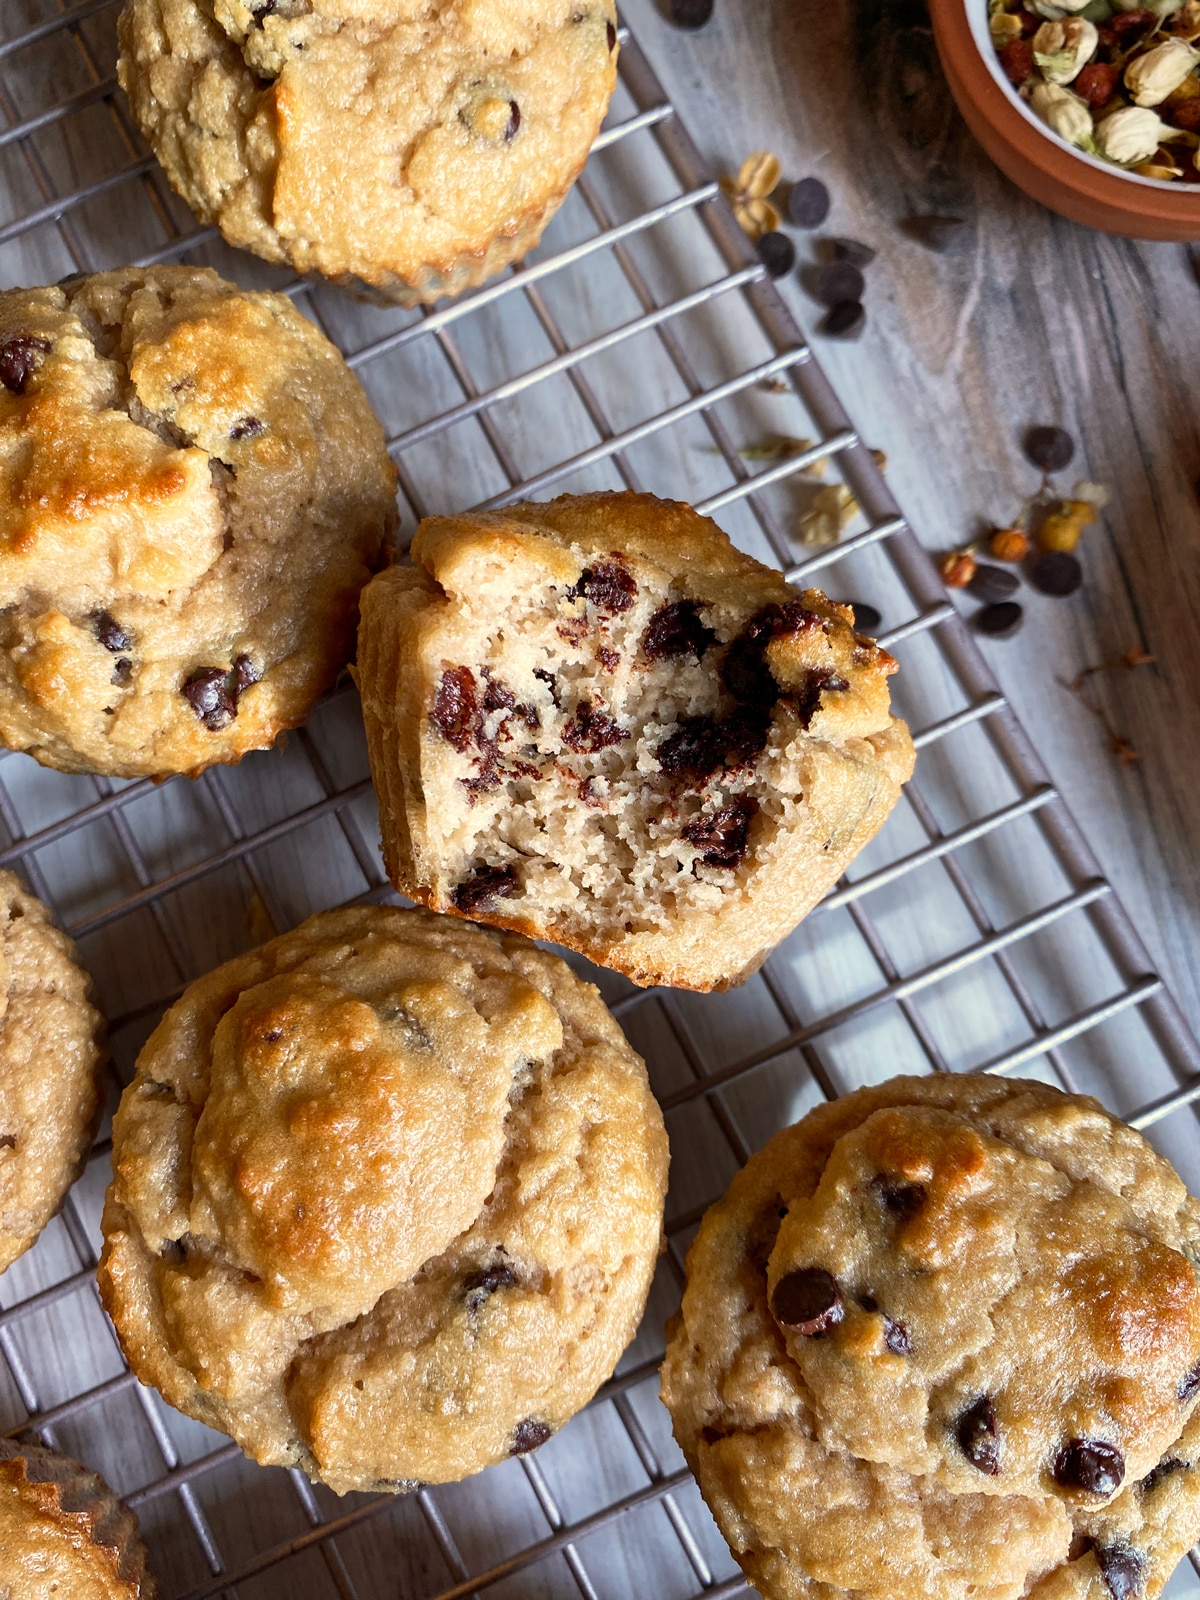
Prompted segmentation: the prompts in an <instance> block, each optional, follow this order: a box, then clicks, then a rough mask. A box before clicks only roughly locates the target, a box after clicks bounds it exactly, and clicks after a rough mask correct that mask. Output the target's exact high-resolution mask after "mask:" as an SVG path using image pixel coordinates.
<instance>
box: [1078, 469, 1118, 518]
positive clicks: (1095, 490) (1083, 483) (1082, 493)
mask: <svg viewBox="0 0 1200 1600" xmlns="http://www.w3.org/2000/svg"><path fill="white" fill-rule="evenodd" d="M1111 499H1112V496H1111V495H1110V494H1109V492H1108V490H1107V489H1106V488H1105V487H1104V485H1103V484H1102V483H1093V482H1092V481H1091V480H1090V479H1089V478H1080V479H1079V481H1078V483H1076V485H1075V487H1074V488H1073V489H1072V490H1071V500H1072V502H1073V503H1074V504H1075V505H1078V504H1079V502H1080V501H1081V500H1086V501H1087V503H1088V505H1090V506H1091V507H1092V508H1093V509H1094V510H1096V511H1103V510H1104V508H1105V506H1106V505H1107V504H1108V502H1109V501H1110V500H1111ZM1092 520H1093V521H1094V520H1095V518H1093V519H1092Z"/></svg>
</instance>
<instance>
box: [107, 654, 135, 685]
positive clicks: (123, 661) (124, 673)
mask: <svg viewBox="0 0 1200 1600" xmlns="http://www.w3.org/2000/svg"><path fill="white" fill-rule="evenodd" d="M132 676H133V662H132V661H131V660H130V659H129V657H128V656H118V657H117V659H116V660H115V661H114V662H113V669H112V677H111V678H110V679H109V680H108V681H109V682H110V683H128V682H129V680H130V678H131V677H132Z"/></svg>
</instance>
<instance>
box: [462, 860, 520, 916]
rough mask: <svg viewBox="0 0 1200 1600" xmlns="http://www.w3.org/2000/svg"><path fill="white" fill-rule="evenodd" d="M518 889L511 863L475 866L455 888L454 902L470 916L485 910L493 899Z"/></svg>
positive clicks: (503, 896) (503, 897)
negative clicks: (497, 865)
mask: <svg viewBox="0 0 1200 1600" xmlns="http://www.w3.org/2000/svg"><path fill="white" fill-rule="evenodd" d="M518 889H519V885H518V883H517V870H516V868H515V867H514V866H513V865H512V864H511V863H510V864H509V865H508V866H504V867H488V866H482V867H476V868H475V870H474V872H473V873H472V874H471V876H470V877H469V878H466V879H464V880H463V882H462V883H460V884H459V885H458V887H457V888H456V889H455V891H454V904H455V907H456V908H457V909H458V910H459V911H465V912H466V913H467V915H468V916H470V915H471V914H472V913H474V912H476V911H484V910H486V909H487V907H488V906H489V905H490V904H491V902H492V901H493V900H503V899H505V898H506V897H507V896H508V895H513V894H516V893H517V891H518Z"/></svg>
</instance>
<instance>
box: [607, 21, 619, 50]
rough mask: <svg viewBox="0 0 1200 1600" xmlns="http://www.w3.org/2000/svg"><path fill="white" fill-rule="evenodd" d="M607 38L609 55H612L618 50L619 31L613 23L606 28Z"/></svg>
mask: <svg viewBox="0 0 1200 1600" xmlns="http://www.w3.org/2000/svg"><path fill="white" fill-rule="evenodd" d="M605 38H606V39H607V40H608V53H609V55H612V53H613V51H614V50H615V49H616V48H617V30H616V28H615V27H614V25H613V24H612V23H611V22H609V23H608V24H607V26H606V28H605Z"/></svg>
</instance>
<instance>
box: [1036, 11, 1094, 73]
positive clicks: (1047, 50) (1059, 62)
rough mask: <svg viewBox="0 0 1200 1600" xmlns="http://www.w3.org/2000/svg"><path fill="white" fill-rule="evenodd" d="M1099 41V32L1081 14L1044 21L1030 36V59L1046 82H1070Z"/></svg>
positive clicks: (1090, 55)
mask: <svg viewBox="0 0 1200 1600" xmlns="http://www.w3.org/2000/svg"><path fill="white" fill-rule="evenodd" d="M1099 43H1100V35H1099V34H1098V33H1097V32H1096V29H1095V27H1094V26H1093V24H1092V23H1090V22H1088V21H1086V20H1085V19H1084V18H1083V17H1067V18H1065V19H1064V21H1062V22H1043V23H1042V25H1041V27H1040V28H1039V29H1038V31H1037V32H1036V33H1035V34H1034V36H1033V59H1034V60H1035V61H1036V62H1037V64H1038V66H1039V67H1041V69H1042V76H1043V77H1044V78H1045V79H1046V82H1047V83H1073V82H1074V81H1075V79H1076V78H1077V77H1078V76H1079V74H1080V72H1082V70H1083V69H1084V67H1086V66H1087V64H1088V62H1089V61H1090V60H1091V59H1092V57H1093V56H1094V55H1095V54H1096V49H1097V47H1098V46H1099Z"/></svg>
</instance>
